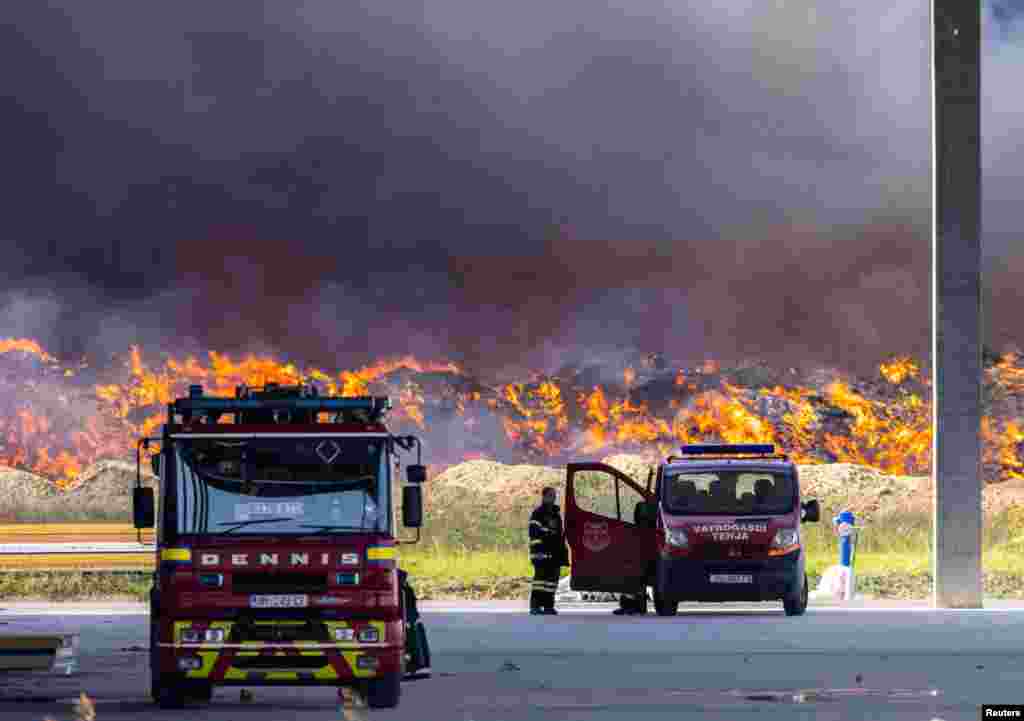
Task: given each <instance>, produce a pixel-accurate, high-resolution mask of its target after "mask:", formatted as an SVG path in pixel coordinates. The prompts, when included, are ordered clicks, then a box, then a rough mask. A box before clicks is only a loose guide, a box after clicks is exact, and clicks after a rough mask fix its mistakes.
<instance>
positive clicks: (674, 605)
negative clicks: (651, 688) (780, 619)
mask: <svg viewBox="0 0 1024 721" xmlns="http://www.w3.org/2000/svg"><path fill="white" fill-rule="evenodd" d="M652 480H653V481H654V488H653V489H652V488H651V481H652ZM565 499H566V502H565V534H566V542H567V544H568V546H569V548H570V549H571V551H572V554H571V555H572V558H571V576H570V582H569V587H570V588H571V589H573V590H577V591H598V592H606V593H637V592H638V591H640V590H641V589H643V590H644V591H646V589H647V588H648V587H650V588H651V589H652V591H653V593H652V595H653V598H654V607H655V610H656V612H657V613H658V614H659V615H661V616H674V615H676V613H677V612H678V608H679V604H680V603H681V602H684V601H706V602H730V601H741V602H742V601H777V600H781V601H782V604H783V607H784V609H785V612H786V615H789V616H799V615H801V614H803V613H804V611H805V610H806V609H807V599H808V587H807V574H806V570H805V563H806V560H805V552H804V545H803V543H802V540H801V537H800V524H801V523H804V522H817V521H818V520H819V517H820V508H819V504H818V501H816V500H813V499H812V500H808V501H806V502H802V501H801V496H800V482H799V478H798V473H797V467H796V464H795V463H793V462H792V461H791V460H790V459H789V458H788V457H787V456H786V455H785V454H782V453H776V451H775V447H774V446H773V445H771V444H740V445H725V444H701V445H687V446H683V447H682V454H681V455H680V456H673V457H669V458H667V459H665V461H664V462H662V463H660V464H659V465H658V467H657V469H656V470H655V469H652V471H651V474H650V476H649V477H648V479H647V485H646V487H643V486H641V485H640V484H639V483H638V482H637V481H636V480H634V479H633V478H630V477H629V476H627V475H626V474H625V473H623V472H621V471H619V470H618V469H616V468H613V467H612V466H608V465H604V464H601V463H575V464H570V465H569V466H568V469H567V479H566V493H565Z"/></svg>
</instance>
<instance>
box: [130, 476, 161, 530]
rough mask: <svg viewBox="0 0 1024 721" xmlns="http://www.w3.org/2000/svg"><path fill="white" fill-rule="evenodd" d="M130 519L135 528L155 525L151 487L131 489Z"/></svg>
mask: <svg viewBox="0 0 1024 721" xmlns="http://www.w3.org/2000/svg"><path fill="white" fill-rule="evenodd" d="M132 520H133V521H134V522H135V527H136V528H153V527H154V526H155V525H156V499H155V496H154V495H153V489H152V488H139V487H138V486H136V487H135V488H133V489H132Z"/></svg>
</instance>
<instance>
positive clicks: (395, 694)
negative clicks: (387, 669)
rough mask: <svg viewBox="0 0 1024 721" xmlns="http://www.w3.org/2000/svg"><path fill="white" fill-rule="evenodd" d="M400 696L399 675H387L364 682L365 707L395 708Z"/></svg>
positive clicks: (400, 682) (400, 678)
mask: <svg viewBox="0 0 1024 721" xmlns="http://www.w3.org/2000/svg"><path fill="white" fill-rule="evenodd" d="M401 695H402V675H401V674H398V673H389V674H387V675H386V676H381V677H380V678H375V679H371V680H369V681H367V682H366V705H367V706H369V707H370V708H395V707H396V706H398V699H399V698H400V697H401Z"/></svg>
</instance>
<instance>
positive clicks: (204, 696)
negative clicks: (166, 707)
mask: <svg viewBox="0 0 1024 721" xmlns="http://www.w3.org/2000/svg"><path fill="white" fill-rule="evenodd" d="M184 693H185V696H186V697H187V698H190V699H194V700H195V701H200V702H202V703H209V702H210V701H212V700H213V684H212V683H210V682H209V681H189V682H188V684H187V685H186V686H185V688H184Z"/></svg>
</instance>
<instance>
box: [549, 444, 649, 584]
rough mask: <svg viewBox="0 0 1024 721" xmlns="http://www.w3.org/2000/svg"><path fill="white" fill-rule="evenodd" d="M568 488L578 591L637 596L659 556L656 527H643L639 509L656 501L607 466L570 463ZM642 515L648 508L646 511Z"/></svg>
mask: <svg viewBox="0 0 1024 721" xmlns="http://www.w3.org/2000/svg"><path fill="white" fill-rule="evenodd" d="M566 475H567V478H566V486H565V539H566V543H567V544H568V545H569V549H570V551H571V553H572V559H571V563H570V566H571V577H570V580H569V587H570V588H571V589H572V590H574V591H603V592H606V593H629V592H634V591H636V590H637V588H639V587H640V586H643V585H644V582H645V579H646V578H647V576H648V572H649V569H650V566H651V564H652V563H653V561H654V559H655V554H656V553H657V543H656V538H657V535H656V534H657V531H656V530H655V529H654V528H653V524H645V523H643V518H641V519H639V520H640V521H641V522H640V523H638V522H637V521H638V519H637V517H636V511H637V506H638V504H649V503H650V502H651V501H652V500H653V496H652V495H651V494H650V493H649V492H647V491H645V490H644V489H643V488H641V487H640V486H639V485H638V484H637V483H636V482H635V481H634V480H633V479H632V478H630V477H629V476H627V475H626V474H624V473H622V472H621V471H619V470H618V469H616V468H613V467H611V466H606V465H604V464H603V463H570V464H569V467H568V469H567V474H566ZM641 510H642V509H641Z"/></svg>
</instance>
